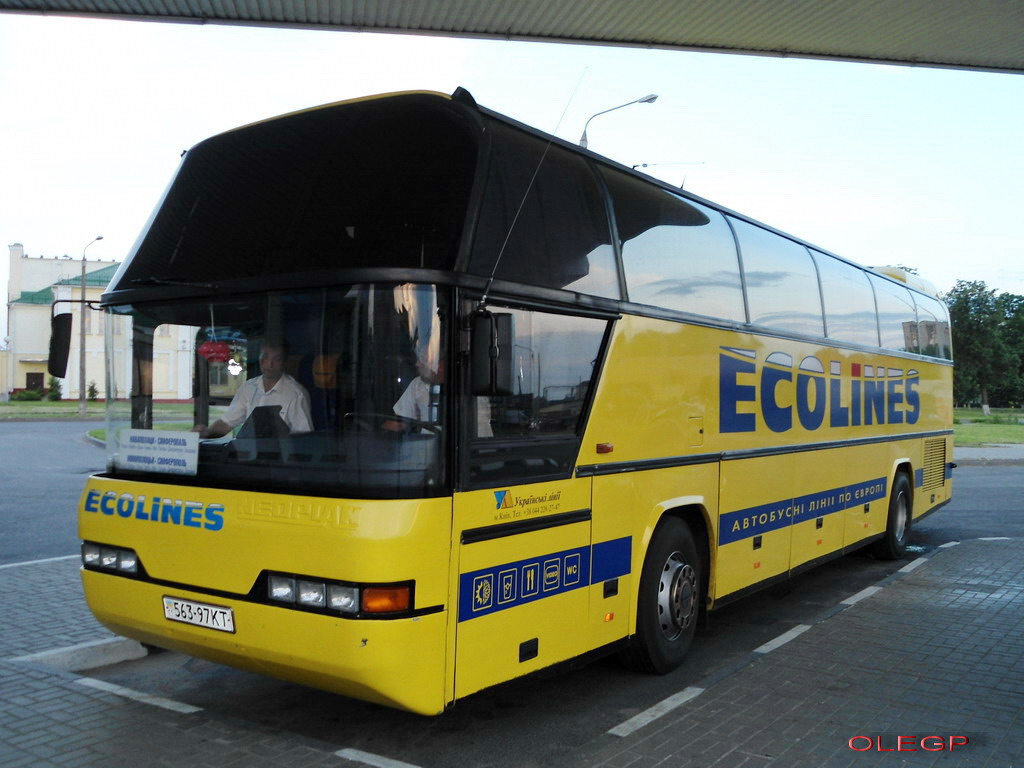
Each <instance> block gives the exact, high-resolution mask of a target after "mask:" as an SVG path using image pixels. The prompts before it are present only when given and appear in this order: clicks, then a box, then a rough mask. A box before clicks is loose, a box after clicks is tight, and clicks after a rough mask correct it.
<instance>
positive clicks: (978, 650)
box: [0, 539, 1024, 768]
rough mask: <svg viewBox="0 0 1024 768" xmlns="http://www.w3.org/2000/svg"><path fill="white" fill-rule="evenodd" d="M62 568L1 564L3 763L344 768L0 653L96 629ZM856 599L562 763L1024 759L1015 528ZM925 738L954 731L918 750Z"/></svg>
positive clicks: (996, 762) (944, 553)
mask: <svg viewBox="0 0 1024 768" xmlns="http://www.w3.org/2000/svg"><path fill="white" fill-rule="evenodd" d="M77 568H78V565H77V562H76V561H75V560H73V559H72V560H59V561H53V562H49V563H38V564H31V565H19V566H16V567H13V568H0V590H2V591H0V594H3V595H4V603H3V625H2V626H0V765H2V766H4V768H22V767H23V766H25V767H27V766H103V768H119V766H140V765H145V766H168V767H169V768H178V767H180V768H185V767H188V768H205V767H206V766H211V768H212V767H213V766H217V768H220V766H245V767H246V768H249V767H252V768H270V767H271V766H275V767H276V766H294V768H306V767H307V766H310V767H312V766H331V767H333V768H345V766H353V765H356V764H357V763H353V762H349V761H347V760H345V759H343V758H342V757H340V756H338V755H337V754H336V751H337V750H338V748H339V747H338V745H334V744H326V743H322V742H319V741H316V740H314V739H307V738H304V737H300V736H295V735H293V734H290V733H286V732H270V733H267V732H266V731H265V729H261V728H259V727H258V726H256V725H254V724H251V723H248V722H243V721H241V720H237V719H234V718H230V717H226V716H222V715H218V714H216V713H213V712H208V711H195V712H187V711H186V712H181V711H170V710H167V709H163V708H161V707H159V706H150V705H147V704H143V703H140V702H138V701H134V700H130V699H126V698H123V697H121V696H118V695H114V694H112V693H110V692H107V691H104V690H99V689H96V688H93V687H90V686H88V685H84V684H83V680H86V681H87V680H88V678H82V677H81V676H79V675H76V674H74V673H70V672H59V671H54V670H52V669H48V668H46V667H42V666H40V665H38V664H34V663H26V662H15V661H11V660H10V659H11V658H12V657H16V656H23V655H26V654H31V653H37V652H39V651H44V650H50V649H52V648H54V647H61V646H65V645H69V644H71V645H73V644H77V643H81V642H84V641H89V640H96V639H97V638H102V637H105V636H106V637H110V635H109V633H107V632H106V630H104V629H103V628H102V627H100V626H99V625H98V624H96V622H95V621H94V620H93V619H92V617H91V615H90V614H89V612H88V610H87V609H86V608H85V606H84V602H83V600H82V597H81V591H80V587H79V586H78V584H79V582H78V576H77ZM879 587H880V588H879ZM856 597H857V598H859V599H855V600H851V601H849V602H851V603H852V604H850V605H848V606H839V607H838V608H837V609H836V611H835V612H834V613H833V614H832V615H830V616H828V617H826V618H824V619H823V620H822V621H820V622H818V623H817V624H814V625H813V626H810V627H805V628H802V629H803V630H804V631H802V632H799V633H798V632H794V633H791V636H792V639H790V640H789V641H788V642H786V643H784V644H782V645H780V646H778V647H776V648H774V649H773V650H770V651H766V652H756V653H754V654H753V655H752V656H751V658H750V659H749V660H748V662H747V663H745V664H742V665H739V666H738V667H737V668H734V669H733V670H732V671H731V672H730V673H729V674H724V675H719V676H718V677H717V679H715V680H708V681H705V682H704V683H703V685H702V688H703V690H700V689H693V690H688V691H686V692H681V693H684V695H682V696H680V697H678V699H677V700H684V699H689V700H688V701H686V702H685V703H682V704H680V705H678V706H675V707H674V708H671V709H668V708H667V707H666V709H668V711H667V714H664V715H663V716H661V717H660V718H658V719H656V720H652V721H650V722H648V724H646V725H644V726H642V727H638V728H637V729H636V730H633V731H632V732H631V733H629V734H628V735H625V736H613V735H605V736H602V737H600V738H599V739H598V740H596V741H595V742H593V743H591V744H590V745H588V746H587V747H585V748H584V750H582V751H581V752H580V753H579V754H578V755H577V759H576V760H575V761H574V765H573V766H568V765H567V768H575V766H580V767H581V768H582V767H583V766H587V767H590V766H606V767H607V768H625V766H632V767H633V768H650V767H651V766H665V768H669V767H671V768H696V767H697V766H701V767H702V768H710V767H711V766H716V767H717V766H720V767H721V768H754V767H760V766H764V767H765V768H804V767H805V766H806V767H807V768H811V767H812V766H813V768H833V767H834V768H846V767H847V766H852V767H855V768H860V767H861V766H879V767H881V768H904V766H909V767H910V768H917V767H918V766H940V767H941V768H945V767H946V766H951V767H952V766H963V767H964V768H967V767H968V766H969V767H970V768H1024V714H1022V713H1024V539H1017V540H992V541H984V540H978V541H969V542H965V543H963V544H960V545H957V546H953V547H949V548H944V549H940V550H938V551H936V552H934V553H932V555H931V556H929V557H927V558H922V559H919V560H916V561H914V562H913V563H911V564H910V565H909V566H908V567H907V568H905V569H904V571H903V572H900V573H899V574H897V575H896V576H895V577H893V578H891V579H889V580H887V581H886V582H883V583H882V584H880V585H878V587H874V588H871V589H869V590H866V591H865V592H864V593H862V594H861V595H859V596H856ZM750 599H753V600H756V599H758V598H757V597H756V596H754V597H752V598H750ZM798 629H800V628H798ZM691 697H692V698H691ZM643 714H644V713H638V715H640V716H643ZM442 717H443V716H442ZM899 736H904V737H913V741H907V740H904V743H903V744H904V746H905V747H915V748H917V749H918V751H916V752H911V751H907V750H905V749H904V750H901V751H898V752H897V751H878V750H877V749H875V748H872V749H868V750H865V751H863V752H858V751H854V750H852V749H851V748H850V746H849V742H850V739H854V738H856V741H855V744H856V745H857V746H862V747H863V746H867V745H869V744H878V743H879V742H878V740H879V739H881V746H882V747H883V748H884V749H885V750H890V749H891V750H895V748H896V746H897V743H898V742H897V737H899ZM929 736H938V737H943V738H945V739H946V740H947V743H948V739H949V737H951V736H966V737H967V738H969V739H970V742H969V744H967V745H966V746H962V747H960V748H958V749H955V750H954V751H952V752H950V751H949V750H948V749H946V750H943V751H926V750H923V749H922V746H923V745H924V744H925V743H927V745H929V746H933V747H934V746H935V744H936V742H934V741H927V742H922V738H923V737H929ZM467 768H470V767H467Z"/></svg>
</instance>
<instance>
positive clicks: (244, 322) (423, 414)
mask: <svg viewBox="0 0 1024 768" xmlns="http://www.w3.org/2000/svg"><path fill="white" fill-rule="evenodd" d="M117 310H118V311H123V312H125V313H127V314H112V315H111V318H112V320H113V321H114V322H116V323H118V324H120V325H121V326H122V329H121V330H122V333H121V334H120V335H117V334H112V335H111V336H110V337H109V339H110V342H111V343H110V346H109V347H108V350H109V351H108V359H109V360H110V361H111V364H110V365H109V367H108V370H109V376H110V379H109V381H108V385H109V391H110V392H113V393H115V399H113V400H111V401H108V410H107V413H108V421H107V436H108V440H107V451H108V458H109V462H110V465H112V466H113V467H114V468H115V472H116V473H117V474H124V475H125V476H132V477H136V478H138V479H143V478H146V477H147V475H149V477H148V479H150V480H156V481H157V482H166V480H167V478H166V475H165V474H151V473H153V472H157V473H163V472H168V471H174V467H173V465H171V466H168V467H161V466H160V463H158V462H153V461H151V460H148V458H147V457H145V456H143V457H141V459H142V460H139V459H140V457H138V456H137V455H135V454H134V452H133V450H132V448H133V445H134V444H135V443H136V441H137V440H139V439H140V438H142V439H146V438H147V437H148V435H147V434H146V433H147V432H149V431H150V430H152V429H153V428H154V421H157V420H159V419H158V418H157V419H154V415H153V408H152V404H153V401H154V399H156V400H157V401H159V400H160V399H169V397H168V396H169V395H170V396H171V397H173V396H174V394H173V392H168V391H167V388H168V387H169V386H173V383H174V382H173V381H172V376H171V372H172V371H171V366H170V365H169V359H170V356H172V355H173V356H174V357H175V358H176V361H177V362H176V363H175V365H176V366H178V369H179V370H182V367H183V370H185V371H187V370H189V368H191V370H192V371H193V376H194V378H193V381H192V386H191V388H190V391H191V394H192V399H191V402H190V405H191V406H192V407H191V408H189V409H188V410H189V411H191V413H187V412H179V413H178V415H177V416H176V417H175V420H178V419H180V420H181V423H179V424H176V425H175V424H167V423H164V424H156V425H155V426H156V427H157V428H159V429H160V432H159V434H160V435H161V436H167V437H169V438H175V439H179V440H182V441H185V440H187V439H190V438H191V439H195V437H196V436H195V435H194V434H191V433H190V432H188V430H189V428H190V427H191V426H192V424H193V423H195V424H200V425H213V426H214V427H215V429H214V430H213V432H220V433H221V434H222V437H219V438H218V437H217V436H216V435H215V434H213V433H207V434H206V437H208V438H209V439H204V440H202V441H201V442H200V443H199V445H198V453H197V454H196V455H195V465H194V467H193V468H192V470H193V471H192V472H191V474H192V475H194V479H193V481H194V482H197V483H199V484H202V485H209V486H211V487H225V488H245V489H246V490H252V491H257V490H258V491H278V492H286V493H298V494H309V495H320V496H347V497H351V498H367V497H374V498H379V497H384V498H410V497H412V498H419V497H422V496H437V495H440V494H443V493H446V484H447V479H448V475H447V465H446V462H445V457H446V455H447V454H446V450H445V440H446V435H445V426H446V420H447V408H446V403H447V392H448V389H447V386H446V377H445V368H446V366H445V365H444V362H445V357H446V354H447V351H446V349H445V346H446V345H445V341H446V339H447V338H448V327H447V318H448V294H447V293H446V292H444V291H441V290H438V289H437V288H435V287H434V286H429V285H413V284H401V285H372V284H367V285H352V286H341V287H332V288H324V289H321V290H301V291H275V292H271V293H266V294H253V295H244V296H218V297H214V298H211V299H208V300H194V301H168V302H165V303H157V302H147V303H145V304H143V305H140V306H139V307H137V308H132V307H118V308H117ZM168 325H170V326H172V328H171V329H170V330H171V333H170V334H167V335H165V334H163V333H161V332H160V329H161V328H164V327H167V326H168ZM190 363H191V364H190ZM174 378H179V377H174ZM268 378H270V379H275V378H276V379H277V384H276V385H274V386H273V387H272V389H271V391H270V392H264V391H263V390H264V389H265V384H266V383H267V379H268ZM117 393H120V395H118V394H117ZM125 394H130V396H129V397H125ZM182 394H185V393H182V392H179V393H178V399H181V395H182ZM193 419H194V421H193ZM218 422H219V423H220V424H221V425H222V426H223V430H220V429H216V427H217V425H218ZM167 427H176V429H177V432H178V434H175V432H173V431H166V428H167ZM129 430H133V431H129ZM150 439H151V438H150ZM183 444H184V443H183Z"/></svg>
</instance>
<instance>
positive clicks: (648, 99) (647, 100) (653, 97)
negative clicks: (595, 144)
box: [580, 93, 658, 149]
mask: <svg viewBox="0 0 1024 768" xmlns="http://www.w3.org/2000/svg"><path fill="white" fill-rule="evenodd" d="M657 100H658V94H656V93H649V94H647V95H646V96H644V97H642V98H639V99H633V100H632V101H627V102H626V103H625V104H619V106H617V107H612V108H611V109H605V110H602V111H600V112H597V113H596V114H593V115H591V116H590V117H589V118H587V122H586V123H584V124H583V135H582V136H580V146H581V147H583V148H584V149H586V148H587V126H588V125H590V121H591V120H593V119H594V118H595V117H597V116H598V115H605V114H608V113H609V112H614V111H615V110H616V109H622V108H623V107H628V106H629V105H630V104H653V103H654V102H655V101H657Z"/></svg>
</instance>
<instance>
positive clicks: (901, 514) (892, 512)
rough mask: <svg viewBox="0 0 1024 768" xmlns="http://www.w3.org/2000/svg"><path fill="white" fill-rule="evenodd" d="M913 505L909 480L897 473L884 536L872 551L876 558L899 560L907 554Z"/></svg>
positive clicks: (912, 490)
mask: <svg viewBox="0 0 1024 768" xmlns="http://www.w3.org/2000/svg"><path fill="white" fill-rule="evenodd" d="M913 503H914V489H913V488H911V486H910V480H909V479H908V478H907V476H906V474H904V473H903V472H899V473H897V475H896V479H895V480H893V483H892V495H891V496H890V497H889V516H888V519H887V520H886V524H885V535H884V536H882V538H881V539H879V540H878V541H877V542H875V545H874V549H873V550H872V551H873V552H874V554H875V556H876V557H879V558H881V559H882V560H899V559H900V558H901V557H903V556H904V555H905V554H906V553H907V540H908V539H909V538H910V520H911V517H912V511H913Z"/></svg>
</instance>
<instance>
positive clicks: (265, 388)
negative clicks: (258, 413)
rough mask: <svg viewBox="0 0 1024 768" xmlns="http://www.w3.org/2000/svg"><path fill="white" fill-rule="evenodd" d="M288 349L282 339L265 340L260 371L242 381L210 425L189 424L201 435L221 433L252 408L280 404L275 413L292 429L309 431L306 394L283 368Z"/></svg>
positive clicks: (210, 436)
mask: <svg viewBox="0 0 1024 768" xmlns="http://www.w3.org/2000/svg"><path fill="white" fill-rule="evenodd" d="M287 359H288V351H287V348H286V346H285V344H284V343H283V342H278V341H269V340H268V341H266V342H264V344H263V350H262V352H261V353H260V374H261V375H259V376H256V377H254V378H252V379H249V380H248V381H246V382H245V383H244V384H243V385H242V387H241V389H239V390H238V392H236V393H235V396H234V398H233V399H232V400H231V405H229V406H228V409H227V411H225V412H224V415H223V416H221V417H220V418H219V419H217V421H215V422H214V423H213V424H211V425H210V426H206V425H205V424H197V425H196V426H194V427H193V428H192V431H193V432H198V433H199V436H200V437H201V438H214V437H222V436H224V435H226V434H227V433H228V432H230V431H231V430H232V429H234V428H235V427H237V426H238V425H240V424H242V423H244V422H245V420H246V419H247V418H249V415H250V414H251V413H252V412H253V410H254V409H256V408H258V407H260V406H265V405H276V406H279V407H280V411H279V415H280V417H281V419H283V420H284V423H285V424H287V425H288V429H289V430H291V431H292V432H310V431H312V429H313V419H312V417H311V416H310V411H309V394H308V393H307V392H306V388H305V387H303V386H302V385H301V384H300V383H299V382H297V381H296V380H295V379H294V378H292V377H291V376H289V375H288V374H287V373H285V372H284V364H285V361H286V360H287Z"/></svg>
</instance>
